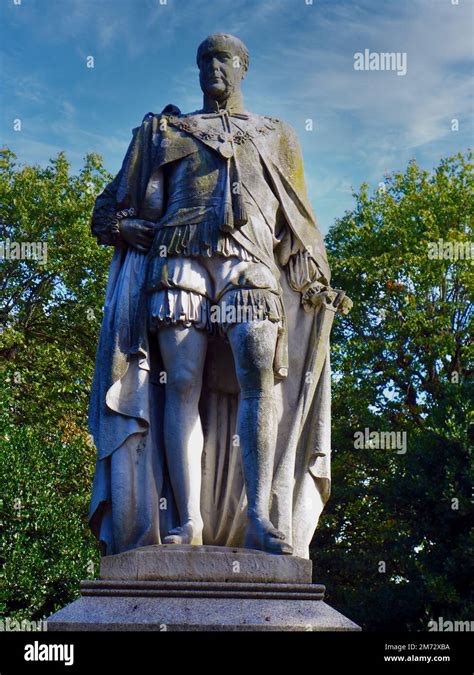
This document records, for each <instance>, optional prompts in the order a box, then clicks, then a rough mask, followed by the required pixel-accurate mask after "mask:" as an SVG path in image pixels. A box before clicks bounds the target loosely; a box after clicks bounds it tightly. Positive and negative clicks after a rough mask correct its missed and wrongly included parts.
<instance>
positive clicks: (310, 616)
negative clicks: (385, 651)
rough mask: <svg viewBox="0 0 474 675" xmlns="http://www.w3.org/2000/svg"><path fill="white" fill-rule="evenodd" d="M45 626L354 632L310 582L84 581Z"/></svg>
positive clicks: (319, 588)
mask: <svg viewBox="0 0 474 675" xmlns="http://www.w3.org/2000/svg"><path fill="white" fill-rule="evenodd" d="M82 590H83V597H82V598H80V599H79V600H76V601H75V602H73V603H72V604H71V605H68V606H67V607H65V608H64V609H62V610H60V611H59V612H57V613H56V614H54V615H53V616H52V617H51V618H50V619H49V620H48V631H72V630H74V631H354V630H360V629H359V627H358V626H356V624H354V623H353V622H352V621H349V620H348V619H346V618H345V617H344V616H343V615H342V614H340V613H339V612H337V611H336V610H334V609H333V608H332V607H329V605H327V604H326V603H325V602H323V601H322V598H323V595H324V587H323V586H318V585H316V584H245V583H237V584H236V583H234V584H228V583H223V584H216V583H206V582H194V583H193V582H182V583H179V582H150V581H142V582H101V581H98V582H84V583H83V588H82Z"/></svg>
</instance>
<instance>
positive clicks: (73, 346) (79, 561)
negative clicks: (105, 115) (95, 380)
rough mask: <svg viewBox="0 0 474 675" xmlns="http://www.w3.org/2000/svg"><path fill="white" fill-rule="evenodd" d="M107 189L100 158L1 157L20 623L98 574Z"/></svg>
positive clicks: (7, 417) (8, 601) (13, 543)
mask: <svg viewBox="0 0 474 675" xmlns="http://www.w3.org/2000/svg"><path fill="white" fill-rule="evenodd" d="M109 179H110V176H109V175H108V174H107V173H106V172H105V170H104V169H103V167H102V164H101V160H100V158H99V157H98V156H95V155H88V156H87V157H86V159H85V164H84V167H83V168H82V170H81V171H80V172H79V173H78V175H70V172H69V164H68V162H67V160H66V158H65V156H64V155H63V154H60V155H58V157H56V158H55V159H53V160H51V161H50V163H49V165H48V166H47V167H46V168H40V167H39V166H19V165H18V164H17V162H16V158H15V155H14V154H13V153H12V152H10V151H9V150H7V149H5V150H3V151H2V152H1V154H0V205H1V206H0V242H1V244H2V245H3V255H2V259H0V273H1V274H0V466H1V478H0V485H1V487H0V500H1V501H0V521H1V529H0V566H1V569H2V573H1V574H2V578H1V582H2V583H1V588H2V596H1V599H0V600H1V603H2V607H1V609H2V611H3V612H4V613H6V615H8V616H11V617H15V618H19V619H29V618H36V619H37V618H41V617H43V616H47V615H48V614H50V613H51V612H52V611H53V610H54V609H55V608H59V607H60V606H61V605H63V604H64V603H65V602H67V601H68V600H70V599H71V597H73V594H74V593H77V582H78V580H79V579H81V578H85V577H90V576H92V575H93V565H91V564H90V563H95V565H96V567H97V550H96V547H95V545H94V542H93V540H92V536H91V535H90V533H89V531H88V528H87V507H88V500H89V498H90V485H91V480H92V473H93V468H94V460H95V450H94V448H93V446H92V444H91V443H90V439H89V437H88V434H87V404H88V397H89V391H90V386H91V381H92V375H93V367H94V356H95V348H96V344H97V337H98V331H99V326H100V320H101V315H102V305H103V298H104V292H105V284H106V281H107V265H108V261H109V259H110V250H107V249H106V248H104V247H98V246H97V243H96V241H95V240H94V239H93V238H92V237H91V236H90V231H89V219H90V213H91V211H92V207H93V203H94V198H95V196H96V195H97V194H98V193H99V192H100V190H101V189H102V187H103V185H104V184H105V183H106V182H107V181H108V180H109ZM16 244H23V245H25V244H26V245H27V249H26V250H27V251H28V250H29V253H25V249H24V251H23V252H24V254H25V255H31V254H32V253H33V252H36V254H37V255H36V259H32V258H30V259H18V258H17V253H16V251H17V249H16V248H15V245H16ZM31 244H33V245H34V246H36V247H37V245H38V244H40V247H39V248H38V247H37V248H34V246H33V247H31ZM45 245H46V247H45ZM28 247H29V249H28Z"/></svg>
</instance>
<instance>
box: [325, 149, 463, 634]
mask: <svg viewBox="0 0 474 675" xmlns="http://www.w3.org/2000/svg"><path fill="white" fill-rule="evenodd" d="M473 181H474V176H473V165H472V155H471V153H468V154H466V156H463V155H462V154H458V155H457V156H455V157H452V158H450V159H445V160H443V161H441V163H440V165H439V166H438V168H437V169H436V170H435V171H434V172H433V173H429V172H427V171H423V170H421V169H420V168H419V167H418V166H417V165H416V163H415V162H411V163H410V164H409V166H408V169H407V171H406V172H405V173H394V174H392V175H389V176H387V177H386V178H385V182H384V183H383V184H381V186H380V187H379V189H378V190H377V191H376V192H375V193H374V194H372V195H370V194H369V189H368V186H367V185H362V187H361V189H360V191H359V193H358V194H355V195H354V197H355V207H354V209H353V210H352V211H350V212H346V214H345V215H344V216H343V217H342V218H341V219H340V220H338V221H337V222H336V223H335V225H334V226H333V227H332V228H331V230H330V232H329V235H328V237H327V240H326V244H327V247H328V251H329V254H330V259H331V265H332V269H333V279H334V285H335V286H338V287H340V288H344V289H345V290H346V291H347V293H348V295H349V296H350V297H351V298H352V299H353V300H354V309H353V311H352V312H351V314H350V315H349V317H348V318H347V319H345V320H339V321H338V322H337V325H336V327H335V330H334V333H333V343H332V368H333V375H334V378H333V379H334V384H333V450H334V462H333V485H334V489H333V494H332V499H331V501H330V502H329V504H328V508H327V511H326V512H325V515H324V516H323V518H322V519H321V525H320V528H319V529H318V531H317V533H316V536H315V539H314V541H313V546H312V552H313V555H314V559H315V568H316V576H317V580H318V581H323V582H326V583H327V586H328V591H329V594H328V599H329V601H330V602H331V601H332V602H333V604H334V605H335V606H336V607H338V608H340V609H341V610H342V611H343V612H345V613H347V615H348V616H350V617H351V618H353V619H354V620H356V621H358V622H360V623H361V624H362V625H363V626H364V627H365V628H368V629H382V628H383V629H400V630H404V629H412V630H427V629H428V622H429V621H430V620H431V619H434V620H437V619H438V617H444V618H445V619H450V620H467V619H472V599H471V601H469V597H470V596H469V592H470V553H471V554H472V549H471V547H472V534H471V530H470V525H471V524H472V520H471V518H470V515H469V514H470V508H471V505H470V502H471V490H472V487H471V486H472V480H471V476H470V470H471V469H470V462H469V449H470V439H469V430H470V426H469V425H470V424H472V408H471V407H470V404H471V402H472V400H473V391H472V341H471V335H472V333H471V330H470V329H471V328H472V325H471V322H472V292H473V266H472V265H473V258H474V255H472V254H473V253H474V251H472V244H471V242H472V225H473V215H474V201H473ZM440 240H441V241H440ZM454 244H456V245H457V246H454ZM461 255H464V259H462V258H461V257H460V256H461ZM471 256H472V257H471ZM366 428H367V429H369V430H370V431H378V432H380V431H392V432H393V431H396V432H400V433H402V432H406V441H407V447H406V452H405V453H404V452H403V449H402V448H400V449H399V450H397V449H376V448H370V447H369V448H362V449H358V448H357V447H356V446H357V444H356V443H355V439H356V438H357V437H356V436H355V434H356V432H358V431H363V430H364V429H366ZM402 438H403V437H402V436H400V437H399V439H400V440H402Z"/></svg>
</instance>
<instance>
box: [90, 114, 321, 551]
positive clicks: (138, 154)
mask: <svg viewBox="0 0 474 675" xmlns="http://www.w3.org/2000/svg"><path fill="white" fill-rule="evenodd" d="M250 118H251V121H252V122H253V124H254V125H255V121H258V120H262V119H266V120H268V119H270V118H261V117H260V116H257V115H251V116H250ZM160 119H162V117H161V116H158V115H153V114H151V113H150V114H148V115H147V116H145V118H144V120H143V123H142V125H141V127H139V128H137V129H135V130H134V132H133V138H132V142H131V144H130V146H129V149H128V151H127V154H126V156H125V159H124V163H123V166H122V170H121V172H120V173H119V174H118V176H117V178H116V179H115V181H114V183H113V184H112V186H113V190H114V191H115V206H116V210H117V211H119V210H121V209H133V210H134V211H133V212H134V214H135V217H138V218H144V219H148V220H154V221H156V220H158V217H159V215H160V214H161V212H162V209H163V205H164V192H163V190H164V187H163V179H162V172H161V169H162V167H163V166H164V164H166V163H167V162H170V161H175V160H176V159H179V158H180V157H183V156H185V154H186V153H188V152H194V151H195V147H196V143H199V141H196V140H195V139H194V138H193V139H191V138H189V135H188V134H187V133H186V132H185V131H181V130H177V129H175V128H172V125H170V126H168V125H164V128H160ZM272 123H273V124H274V132H273V133H271V134H269V135H268V136H264V137H261V138H260V137H254V138H252V140H251V141H250V142H253V143H254V145H255V147H256V148H257V150H258V152H259V154H260V157H261V160H262V163H263V165H264V166H265V167H266V169H267V171H268V174H269V176H270V179H271V181H272V184H273V188H274V190H275V193H276V194H277V196H278V199H279V201H280V204H281V206H282V209H283V212H284V214H285V217H286V220H287V222H288V225H289V226H290V227H291V229H292V231H293V233H294V234H295V235H296V236H297V238H298V239H299V240H300V241H301V242H302V244H303V245H304V246H305V248H306V249H307V250H309V251H311V255H312V257H313V258H314V260H315V262H316V264H317V265H318V267H319V269H320V271H321V273H322V274H323V276H324V278H325V279H326V281H327V282H329V267H328V264H327V259H326V254H325V250H324V244H323V241H322V237H321V234H320V232H319V229H318V226H317V224H316V221H315V219H314V215H313V213H312V211H311V207H310V206H309V204H308V199H307V196H306V190H305V185H304V174H303V164H302V158H301V152H300V149H299V145H298V142H297V140H296V137H295V135H294V133H293V132H292V130H291V129H290V128H289V127H288V126H287V125H284V124H282V123H280V122H277V121H276V120H272ZM236 124H237V125H240V124H241V122H240V121H239V120H236ZM161 126H163V125H161ZM163 140H164V141H165V142H164V143H162V141H163ZM166 141H168V142H166ZM203 142H205V141H203ZM99 200H100V197H99V199H98V202H99ZM234 236H235V237H236V239H238V237H239V233H237V234H236V235H234ZM241 243H242V242H241ZM274 264H275V263H274ZM146 265H147V257H146V255H143V254H141V253H139V252H137V251H136V250H134V249H132V248H131V247H130V248H127V247H121V246H118V247H117V248H116V250H115V253H114V256H113V259H112V262H111V265H110V270H109V279H108V285H107V291H106V298H105V305H104V317H103V323H102V328H101V333H100V338H99V344H98V349H97V358H96V368H95V375H94V382H93V387H92V394H91V402H90V410H89V428H90V431H91V434H92V436H93V439H94V442H95V444H96V447H97V450H98V454H97V462H96V470H95V475H94V482H93V488H92V498H91V504H90V511H89V518H90V526H91V528H92V530H93V532H94V534H95V535H96V537H97V538H98V539H99V541H100V542H101V545H102V552H103V553H104V554H107V555H109V554H113V553H119V552H122V551H125V550H128V549H132V548H136V547H139V546H146V545H151V544H159V543H160V542H161V539H162V538H163V537H164V536H166V534H168V532H169V530H170V529H171V528H173V527H175V526H177V525H179V520H178V514H177V509H176V505H175V501H174V497H173V491H172V488H171V483H170V480H169V476H168V470H167V466H166V455H165V451H164V444H163V434H162V409H163V404H164V400H165V395H166V385H165V384H164V383H163V382H162V381H161V378H160V373H162V371H163V364H162V362H161V358H160V354H159V350H158V346H157V341H156V339H151V340H150V336H149V335H148V334H147V330H146V313H145V307H146V305H145V300H144V288H145V283H146ZM280 283H281V286H282V288H283V304H284V307H285V316H286V331H287V332H286V336H285V338H286V342H285V346H286V347H287V349H288V375H287V377H285V378H284V379H276V380H275V387H274V397H275V405H276V409H277V419H278V435H277V447H276V453H275V466H274V478H273V484H272V499H271V514H270V517H271V520H272V522H273V524H274V525H275V526H276V527H277V528H278V529H280V530H282V531H283V532H284V533H285V535H286V539H287V541H288V542H289V543H290V544H291V545H292V546H293V549H294V555H297V556H301V557H309V544H310V542H311V538H312V536H313V533H314V530H315V528H316V526H317V523H318V519H319V516H320V513H321V511H322V509H323V507H324V504H325V503H326V501H327V499H328V497H329V492H330V366H329V333H330V329H331V324H332V321H333V317H334V312H333V311H332V310H331V309H330V308H328V307H327V306H324V305H323V306H321V307H320V308H318V309H316V310H311V311H310V312H308V311H306V310H305V309H304V308H303V306H302V305H301V296H300V294H299V293H298V292H296V291H294V290H292V288H291V287H290V286H289V284H288V282H287V279H286V275H285V271H284V269H282V270H281V277H280ZM223 373H226V376H224V375H223ZM237 409H238V384H237V381H236V378H235V371H234V364H233V356H232V353H231V351H230V347H229V345H228V343H226V342H224V340H222V339H221V338H213V342H212V347H211V346H210V347H209V348H208V355H207V361H206V366H205V375H204V384H203V392H202V396H201V401H200V415H201V421H202V426H203V432H204V451H203V456H202V489H201V511H202V517H203V520H204V532H203V542H204V544H209V545H222V546H241V545H242V543H243V535H244V529H245V524H246V496H245V488H244V482H243V475H242V467H241V460H240V448H239V447H238V446H237V445H235V443H234V434H235V426H236V418H237Z"/></svg>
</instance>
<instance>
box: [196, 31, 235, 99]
mask: <svg viewBox="0 0 474 675" xmlns="http://www.w3.org/2000/svg"><path fill="white" fill-rule="evenodd" d="M236 64H239V58H238V53H237V49H235V48H233V47H232V45H231V44H229V42H228V41H224V40H222V41H219V42H215V43H213V44H212V46H210V47H209V48H208V49H207V50H206V51H205V52H203V54H202V55H201V58H200V62H199V82H200V84H201V89H202V91H203V92H204V94H205V95H206V96H209V98H212V99H214V100H216V101H222V100H225V99H227V98H228V97H229V96H230V95H231V94H232V93H233V92H234V91H235V90H238V89H240V83H241V81H242V78H243V75H244V69H243V67H242V65H240V67H239V66H238V65H237V67H236Z"/></svg>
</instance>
